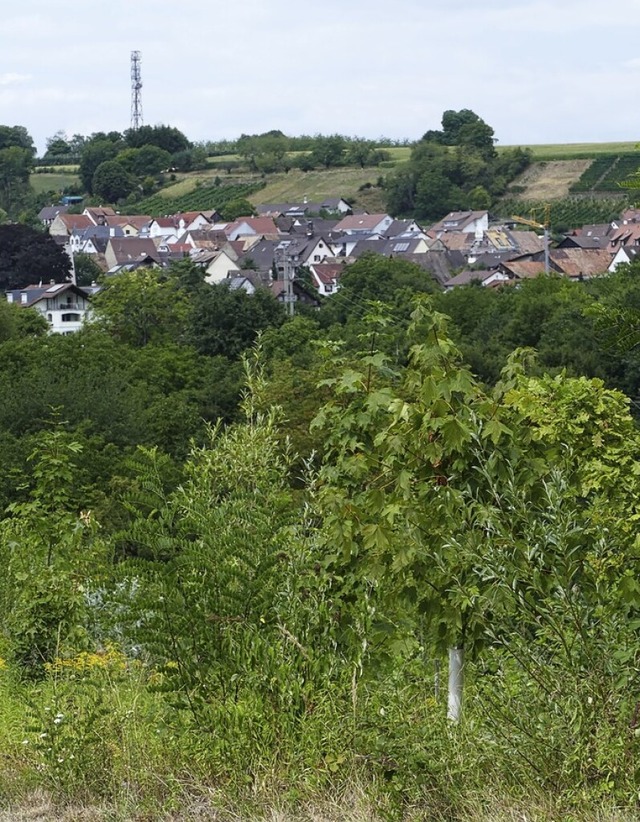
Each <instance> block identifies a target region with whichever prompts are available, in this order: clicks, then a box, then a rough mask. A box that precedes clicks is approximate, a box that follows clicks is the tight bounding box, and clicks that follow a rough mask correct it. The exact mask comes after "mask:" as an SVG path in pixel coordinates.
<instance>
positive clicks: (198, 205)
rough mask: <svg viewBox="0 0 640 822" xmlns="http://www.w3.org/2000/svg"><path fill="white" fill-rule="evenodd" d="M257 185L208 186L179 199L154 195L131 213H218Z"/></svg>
mask: <svg viewBox="0 0 640 822" xmlns="http://www.w3.org/2000/svg"><path fill="white" fill-rule="evenodd" d="M259 187H260V186H259V185H256V184H255V183H253V184H239V185H220V186H216V185H208V186H200V187H199V188H196V189H194V190H193V191H190V192H189V193H188V194H183V195H181V196H180V197H174V198H168V197H163V196H162V195H161V194H154V195H152V196H151V197H147V198H146V199H144V200H140V201H139V202H138V203H136V204H135V210H132V211H131V213H132V214H133V213H138V214H148V215H149V216H151V217H159V216H162V215H165V214H180V213H182V212H185V211H213V210H214V209H216V210H217V211H220V209H223V208H224V206H225V205H226V204H227V203H230V202H231V201H232V200H238V199H242V198H246V197H248V196H249V195H250V194H253V193H254V192H255V191H257V189H258V188H259Z"/></svg>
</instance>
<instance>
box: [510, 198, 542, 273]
mask: <svg viewBox="0 0 640 822" xmlns="http://www.w3.org/2000/svg"><path fill="white" fill-rule="evenodd" d="M511 219H512V220H513V221H514V222H516V223H522V224H523V225H530V226H531V227H532V228H539V229H541V230H542V231H544V273H545V274H548V273H549V270H550V267H549V226H550V224H551V205H550V204H549V203H546V204H545V206H544V223H539V222H538V221H537V220H530V219H528V218H527V217H517V216H512V217H511Z"/></svg>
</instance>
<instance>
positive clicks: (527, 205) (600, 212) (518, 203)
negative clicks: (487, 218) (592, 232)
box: [496, 197, 625, 231]
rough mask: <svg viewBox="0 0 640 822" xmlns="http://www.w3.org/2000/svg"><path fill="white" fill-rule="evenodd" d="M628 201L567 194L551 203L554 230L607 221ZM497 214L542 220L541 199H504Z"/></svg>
mask: <svg viewBox="0 0 640 822" xmlns="http://www.w3.org/2000/svg"><path fill="white" fill-rule="evenodd" d="M624 203H625V201H624V200H623V199H613V198H611V199H599V198H582V197H567V198H565V199H563V200H554V201H553V202H551V203H550V207H551V214H550V221H551V229H552V231H568V230H570V229H573V228H580V227H581V226H583V225H593V224H595V223H608V222H611V220H614V219H616V218H617V217H619V216H620V214H621V212H622V210H623V208H624ZM498 209H499V214H497V215H496V216H499V217H501V218H502V219H506V220H508V219H509V217H511V216H513V215H514V214H518V215H520V216H522V217H527V218H531V219H533V220H536V221H538V222H541V221H542V220H543V215H542V212H541V207H540V203H539V202H536V201H525V200H515V199H509V200H503V201H502V202H501V203H500V204H499V205H498Z"/></svg>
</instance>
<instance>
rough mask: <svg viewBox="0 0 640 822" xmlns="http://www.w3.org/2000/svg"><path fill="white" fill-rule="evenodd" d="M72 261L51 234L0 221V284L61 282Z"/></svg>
mask: <svg viewBox="0 0 640 822" xmlns="http://www.w3.org/2000/svg"><path fill="white" fill-rule="evenodd" d="M70 268H71V261H70V259H69V257H68V255H67V254H66V253H65V252H64V251H63V250H62V249H61V248H60V246H59V245H57V244H56V243H55V241H54V240H53V238H52V237H49V236H48V235H47V234H44V233H43V232H42V231H38V230H37V229H34V228H31V227H30V226H27V225H22V224H20V223H15V224H11V225H0V288H3V289H5V290H8V289H12V288H24V287H25V286H27V285H36V284H37V283H39V282H43V283H45V284H46V283H48V282H49V281H50V280H55V281H56V282H64V281H65V279H67V278H68V277H69V271H70Z"/></svg>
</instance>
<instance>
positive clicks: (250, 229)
mask: <svg viewBox="0 0 640 822" xmlns="http://www.w3.org/2000/svg"><path fill="white" fill-rule="evenodd" d="M224 232H225V234H226V235H227V237H228V238H229V239H230V240H237V239H238V238H240V237H247V236H248V237H273V238H274V239H277V238H278V237H279V236H280V232H279V230H278V226H277V225H276V224H275V223H274V221H273V219H272V218H271V217H238V219H237V220H234V221H233V222H232V223H229V224H228V225H227V226H226V227H225V229H224Z"/></svg>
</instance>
